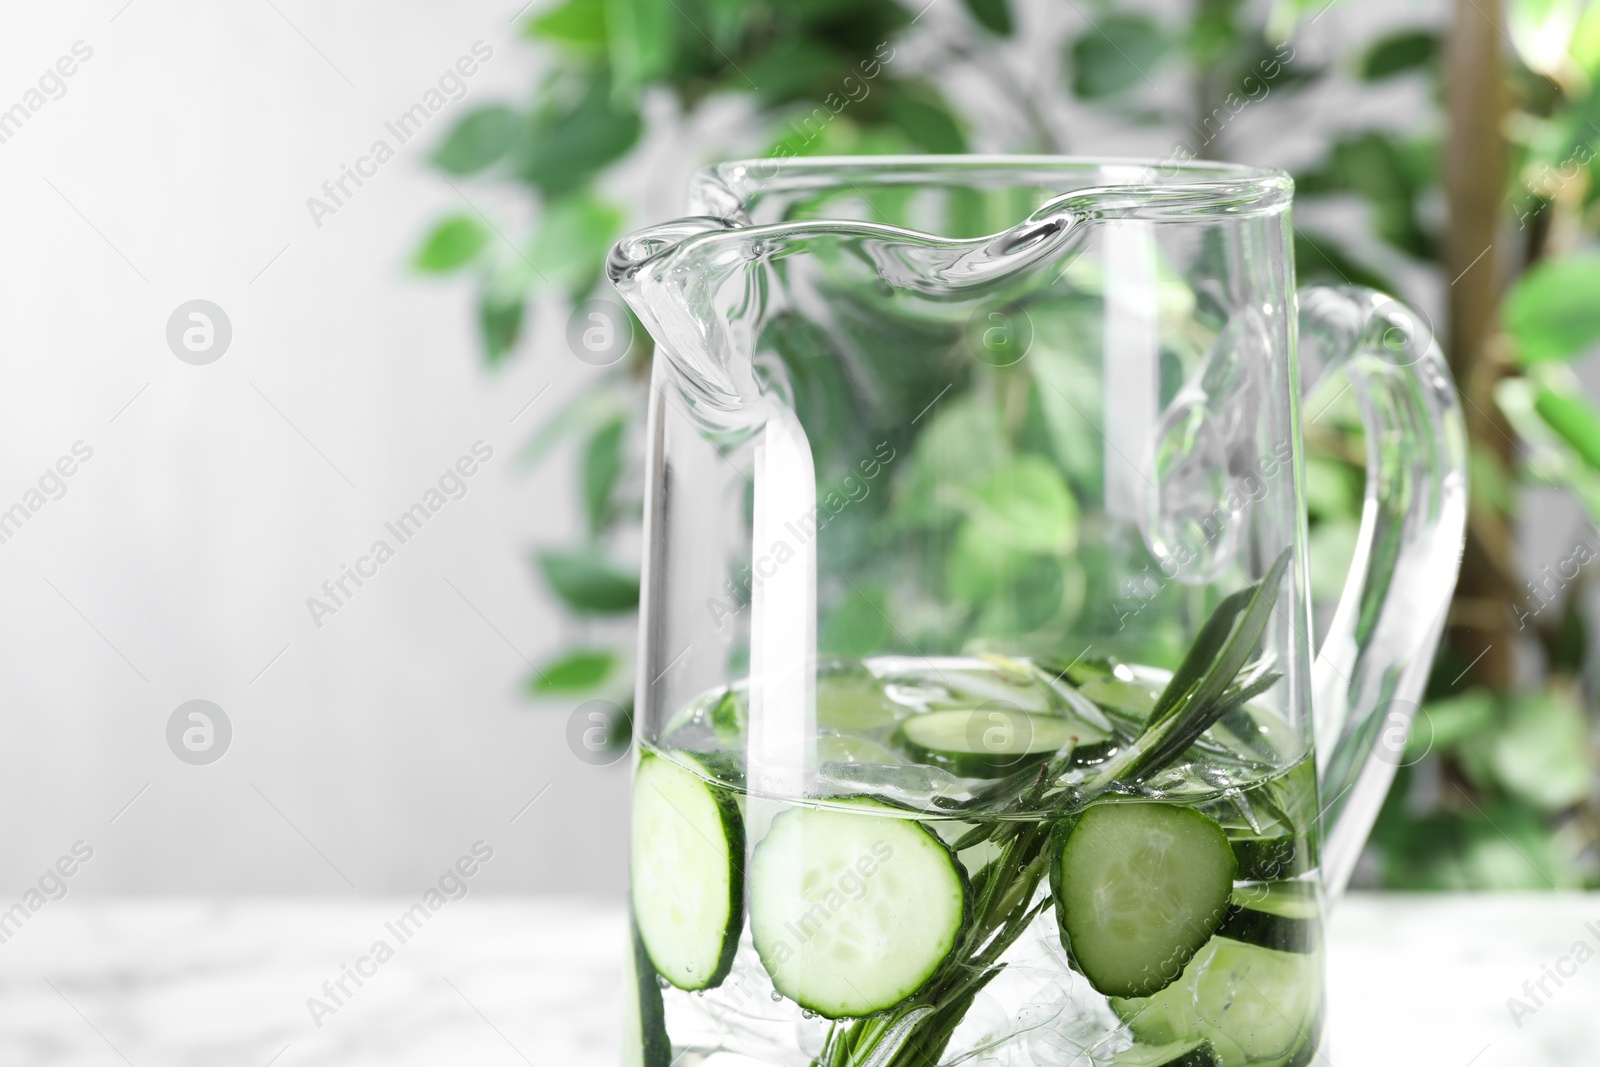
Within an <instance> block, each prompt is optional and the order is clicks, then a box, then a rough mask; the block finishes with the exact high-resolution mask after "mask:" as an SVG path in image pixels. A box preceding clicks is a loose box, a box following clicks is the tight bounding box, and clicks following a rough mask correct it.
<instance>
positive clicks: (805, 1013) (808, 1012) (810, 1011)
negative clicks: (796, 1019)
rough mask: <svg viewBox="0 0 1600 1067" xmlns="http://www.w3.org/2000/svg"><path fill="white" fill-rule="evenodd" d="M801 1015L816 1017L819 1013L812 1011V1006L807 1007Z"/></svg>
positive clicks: (810, 1017)
mask: <svg viewBox="0 0 1600 1067" xmlns="http://www.w3.org/2000/svg"><path fill="white" fill-rule="evenodd" d="M800 1017H801V1018H802V1019H815V1018H816V1017H817V1013H816V1012H814V1011H812V1010H811V1009H810V1008H806V1009H805V1010H804V1011H802V1012H801V1013H800Z"/></svg>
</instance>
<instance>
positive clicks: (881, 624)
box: [817, 586, 894, 659]
mask: <svg viewBox="0 0 1600 1067" xmlns="http://www.w3.org/2000/svg"><path fill="white" fill-rule="evenodd" d="M888 610H889V609H888V606H887V604H886V602H885V598H884V594H883V590H882V589H879V588H877V587H875V586H874V587H868V588H862V589H859V590H858V589H850V590H849V592H848V593H847V594H846V595H845V597H844V600H843V601H842V602H841V603H840V604H839V606H838V607H836V608H834V609H833V610H832V611H830V612H829V613H828V615H827V617H826V619H824V621H823V623H822V627H821V632H820V633H819V634H818V635H817V638H818V639H817V648H818V649H819V650H820V651H822V652H826V653H829V654H831V655H835V656H845V657H848V658H851V659H858V658H860V657H862V656H867V655H871V654H872V653H874V652H881V651H882V650H883V649H884V647H885V645H887V644H888V643H889V642H890V640H892V638H893V636H894V635H893V633H892V631H891V630H890V628H889V620H888V617H887V616H888Z"/></svg>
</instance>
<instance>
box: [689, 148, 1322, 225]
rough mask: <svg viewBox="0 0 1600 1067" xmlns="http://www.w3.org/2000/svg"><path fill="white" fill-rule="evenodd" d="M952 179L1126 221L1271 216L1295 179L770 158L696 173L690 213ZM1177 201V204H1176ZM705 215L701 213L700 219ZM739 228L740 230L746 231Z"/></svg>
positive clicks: (975, 161)
mask: <svg viewBox="0 0 1600 1067" xmlns="http://www.w3.org/2000/svg"><path fill="white" fill-rule="evenodd" d="M952 178H960V179H962V180H963V181H964V182H966V183H974V182H976V183H980V184H983V185H986V186H990V187H993V188H1006V187H1016V186H1024V185H1031V186H1035V187H1038V186H1045V187H1049V186H1050V185H1051V184H1052V183H1051V182H1050V181H1049V179H1051V178H1055V179H1057V181H1058V182H1059V187H1058V192H1057V194H1056V195H1055V196H1052V197H1050V198H1049V203H1050V204H1055V203H1057V202H1060V201H1062V200H1063V199H1064V198H1067V197H1071V198H1073V199H1074V200H1079V199H1080V198H1081V201H1084V202H1087V201H1096V202H1100V204H1101V206H1102V207H1103V208H1105V209H1108V210H1115V211H1116V212H1117V213H1118V214H1119V215H1121V216H1122V217H1160V218H1166V219H1174V218H1178V217H1184V216H1189V217H1204V216H1206V215H1209V214H1213V213H1216V212H1219V211H1220V212H1221V213H1224V214H1227V215H1230V216H1239V215H1241V214H1246V215H1248V214H1256V213H1258V212H1260V213H1267V212H1271V211H1273V210H1275V209H1276V208H1278V207H1280V206H1282V205H1283V204H1285V203H1287V202H1288V200H1289V199H1290V198H1291V197H1292V196H1293V192H1294V180H1293V179H1292V178H1290V177H1289V175H1288V174H1287V173H1285V172H1284V171H1281V170H1276V169H1273V168H1268V167H1255V166H1250V165H1248V164H1242V163H1227V162H1219V161H1212V160H1199V159H1191V160H1178V159H1160V160H1157V159H1147V158H1139V157H1123V156H1069V155H880V156H874V155H862V156H770V157H766V158H751V159H736V160H729V161H726V162H722V163H714V164H711V165H710V166H706V167H702V168H701V169H700V170H698V171H697V172H695V175H694V178H693V180H692V182H691V185H690V200H691V202H692V205H693V206H692V208H691V210H695V211H696V213H705V214H714V215H718V216H720V217H723V218H728V219H730V220H733V221H736V222H738V223H740V224H742V226H748V225H751V224H752V221H753V220H751V214H752V213H751V210H750V209H751V208H753V207H754V206H755V205H756V203H757V202H758V201H759V200H760V199H762V198H763V197H766V196H769V195H772V194H781V193H795V192H816V191H821V190H825V189H827V188H828V187H830V186H839V187H841V188H843V187H846V186H850V187H854V186H856V185H858V184H860V183H862V182H868V183H872V184H911V183H926V184H929V185H938V184H941V183H943V182H946V181H948V180H950V179H952ZM1173 194H1177V196H1178V198H1179V203H1173V202H1172V200H1173ZM696 209H698V210H696ZM742 226H741V228H742Z"/></svg>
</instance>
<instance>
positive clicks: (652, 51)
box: [606, 0, 692, 96]
mask: <svg viewBox="0 0 1600 1067" xmlns="http://www.w3.org/2000/svg"><path fill="white" fill-rule="evenodd" d="M683 20H684V17H683V16H682V15H680V14H679V13H678V12H677V11H675V10H673V7H672V5H671V3H670V2H669V3H662V2H661V0H606V26H607V31H608V32H607V36H608V38H609V43H610V54H611V66H612V69H613V70H615V71H616V79H617V92H618V93H621V94H624V95H627V96H633V95H635V94H637V93H638V92H639V90H640V88H641V87H642V86H644V85H646V84H648V83H649V82H651V81H653V80H655V79H656V78H659V77H661V76H662V75H663V74H665V73H667V71H669V70H671V69H672V58H673V52H674V50H675V46H676V33H677V30H678V28H679V26H680V25H682V23H683ZM691 32H692V31H691Z"/></svg>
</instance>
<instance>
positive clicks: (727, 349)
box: [606, 216, 760, 420]
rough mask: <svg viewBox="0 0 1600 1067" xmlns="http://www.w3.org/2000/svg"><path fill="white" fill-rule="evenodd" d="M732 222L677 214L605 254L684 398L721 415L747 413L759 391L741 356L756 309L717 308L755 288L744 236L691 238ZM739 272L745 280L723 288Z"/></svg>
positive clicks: (611, 274)
mask: <svg viewBox="0 0 1600 1067" xmlns="http://www.w3.org/2000/svg"><path fill="white" fill-rule="evenodd" d="M736 228H737V226H736V224H735V223H733V222H731V221H729V220H727V219H722V218H714V217H711V216H692V217H689V218H682V219H677V220H674V221H672V222H668V223H663V224H661V225H659V226H652V227H650V228H648V229H645V230H640V231H638V232H636V233H633V234H630V235H628V236H627V237H625V238H623V239H622V240H621V241H619V242H617V244H616V245H615V246H614V247H613V248H612V249H611V253H610V255H609V256H608V257H607V259H606V276H607V278H608V279H609V280H610V281H611V284H612V285H613V286H614V287H615V288H616V290H617V292H618V293H619V294H621V296H622V298H623V299H624V300H626V301H627V302H628V306H629V307H630V308H632V309H633V313H634V314H635V315H636V316H638V318H639V321H640V322H641V323H642V324H643V325H644V328H645V329H646V330H647V331H648V332H649V333H650V336H651V338H652V339H653V340H654V341H655V343H656V346H657V348H658V350H659V351H660V352H661V354H662V355H664V356H665V357H666V359H667V361H668V364H669V365H670V366H671V367H672V368H673V370H675V371H676V372H677V378H678V383H677V384H678V386H679V388H680V389H681V390H682V392H683V393H684V395H685V399H686V400H688V402H689V403H690V405H691V406H692V407H693V408H694V409H695V411H696V413H697V414H700V415H707V414H710V413H712V412H715V413H717V414H719V415H720V416H722V419H723V420H726V418H727V417H728V416H730V415H734V414H735V413H738V412H741V411H745V412H747V413H748V411H749V409H750V408H751V407H752V405H753V404H754V403H755V401H756V400H757V398H758V397H759V395H760V389H759V388H758V386H757V383H756V382H755V380H754V377H753V375H752V373H751V367H750V361H749V358H748V356H747V355H745V353H748V352H749V351H750V339H751V338H750V333H751V330H752V328H753V326H754V321H755V320H757V319H759V308H749V309H748V311H755V312H757V314H754V315H752V314H749V313H748V312H747V313H745V314H735V315H728V314H725V313H723V312H725V310H726V308H725V306H724V305H725V302H726V301H727V300H728V299H729V297H730V296H732V297H733V298H734V299H736V300H738V299H743V300H746V301H749V300H752V299H753V298H755V297H756V296H757V294H756V293H754V292H752V291H751V287H750V285H749V284H748V283H749V281H750V280H751V279H750V277H749V276H750V271H749V266H750V260H749V257H748V256H747V254H746V250H745V248H744V247H743V245H744V243H743V242H740V241H722V242H717V243H714V244H712V243H708V242H704V241H700V242H697V241H696V239H697V238H704V237H706V236H708V235H716V234H726V233H727V232H728V231H730V230H734V229H736ZM740 275H743V276H744V278H745V282H746V284H744V285H739V284H735V285H733V286H731V287H730V286H729V284H728V283H729V282H730V281H733V282H735V283H737V282H738V281H739V280H740V277H739V276H740ZM730 288H732V289H736V290H738V292H737V293H736V294H730V293H728V292H727V290H729V289H730Z"/></svg>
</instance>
